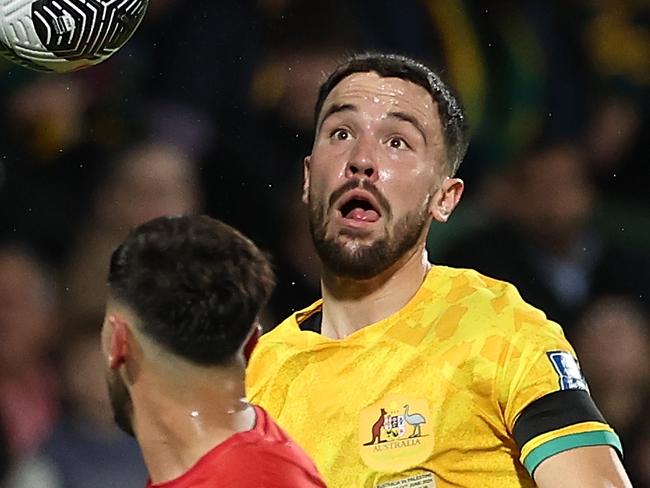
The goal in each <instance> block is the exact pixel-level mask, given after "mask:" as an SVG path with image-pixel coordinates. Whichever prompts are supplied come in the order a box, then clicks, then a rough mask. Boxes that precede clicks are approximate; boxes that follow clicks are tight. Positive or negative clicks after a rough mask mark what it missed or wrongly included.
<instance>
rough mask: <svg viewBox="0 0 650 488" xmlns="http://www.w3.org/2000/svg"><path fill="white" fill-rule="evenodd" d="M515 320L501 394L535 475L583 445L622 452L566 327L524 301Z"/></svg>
mask: <svg viewBox="0 0 650 488" xmlns="http://www.w3.org/2000/svg"><path fill="white" fill-rule="evenodd" d="M512 319H513V321H514V333H513V334H512V335H511V337H510V338H509V347H508V348H507V352H506V357H505V361H504V368H503V370H502V372H501V374H500V375H499V378H498V385H499V386H498V388H499V390H500V391H499V397H500V404H501V407H502V411H503V416H504V420H505V422H506V427H507V428H508V430H509V432H511V433H512V436H513V437H514V439H515V441H516V443H517V446H518V447H519V449H520V461H521V462H522V464H523V465H524V466H525V467H526V469H527V470H528V472H529V473H530V475H531V476H532V475H533V474H534V471H535V469H536V468H537V467H538V466H539V465H540V464H541V463H542V462H543V461H544V460H546V459H548V458H550V457H552V456H554V455H555V454H558V453H560V452H563V451H567V450H570V449H574V448H578V447H586V446H595V445H609V446H612V447H614V448H615V449H616V450H617V451H618V453H619V455H622V447H621V443H620V440H619V438H618V436H617V435H616V433H615V432H614V431H613V429H612V428H611V427H610V426H609V425H608V424H607V422H606V421H605V419H604V418H603V416H602V414H601V413H600V411H599V410H598V408H597V407H596V405H595V403H594V401H593V400H592V398H591V396H590V394H589V388H588V386H587V382H586V380H585V378H584V376H583V374H582V372H581V370H580V366H579V363H578V359H577V357H576V353H575V351H574V350H573V348H572V347H571V345H570V344H569V342H568V341H567V340H566V338H565V337H564V334H563V332H562V329H561V328H560V326H559V325H558V324H556V323H554V322H551V321H549V320H547V319H546V317H545V316H544V314H543V313H542V312H540V311H539V310H537V309H535V308H533V307H530V306H528V305H526V304H525V303H523V302H522V303H521V305H518V306H516V307H514V308H513V311H512Z"/></svg>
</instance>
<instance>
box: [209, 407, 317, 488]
mask: <svg viewBox="0 0 650 488" xmlns="http://www.w3.org/2000/svg"><path fill="white" fill-rule="evenodd" d="M255 411H256V413H257V415H258V421H257V425H256V427H255V429H254V430H252V431H249V432H247V433H246V435H243V436H240V437H239V439H238V442H236V443H233V444H231V445H230V446H229V449H228V450H227V451H225V452H223V454H222V455H221V456H220V459H219V462H220V464H222V465H225V466H228V470H229V471H230V472H231V473H234V474H237V476H238V477H239V480H240V482H241V481H242V480H243V479H250V480H251V481H253V480H254V481H255V482H256V483H258V484H257V485H251V486H269V487H272V486H287V483H292V485H291V486H320V485H317V484H315V483H314V484H309V483H306V482H307V481H310V480H314V481H315V480H320V476H319V474H318V471H317V470H316V467H315V465H314V463H313V461H312V460H311V459H310V458H309V457H308V456H307V454H306V453H305V452H304V451H303V450H302V449H301V448H300V447H299V446H298V445H297V444H296V443H295V442H293V440H292V439H291V438H290V437H289V436H288V435H287V434H286V433H285V432H284V431H283V430H282V429H281V428H280V427H279V426H278V425H277V424H276V423H275V422H274V421H273V419H272V418H271V417H270V416H269V415H268V414H267V413H266V412H265V411H264V410H263V409H262V408H261V407H259V406H255ZM244 486H248V485H244Z"/></svg>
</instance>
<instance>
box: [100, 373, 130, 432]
mask: <svg viewBox="0 0 650 488" xmlns="http://www.w3.org/2000/svg"><path fill="white" fill-rule="evenodd" d="M106 383H107V384H108V396H109V398H110V400H111V407H112V409H113V419H114V420H115V423H116V424H117V426H118V427H119V428H120V429H121V430H122V431H124V432H125V433H127V434H128V435H130V436H131V437H135V432H134V430H133V420H132V418H133V401H132V400H131V394H130V393H129V389H128V388H127V387H126V384H125V383H124V380H123V379H122V377H121V376H120V375H119V373H117V372H115V371H108V372H107V373H106Z"/></svg>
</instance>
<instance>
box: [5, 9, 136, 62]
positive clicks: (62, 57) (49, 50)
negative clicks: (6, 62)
mask: <svg viewBox="0 0 650 488" xmlns="http://www.w3.org/2000/svg"><path fill="white" fill-rule="evenodd" d="M148 5H149V0H32V1H30V0H0V54H4V55H5V56H6V57H8V58H9V59H11V60H12V61H14V62H16V63H18V64H20V65H21V66H25V67H27V68H31V69H35V70H39V71H50V72H59V73H62V72H66V71H76V70H79V69H83V68H87V67H88V66H93V65H95V64H98V63H101V62H102V61H104V60H106V59H107V58H109V57H110V56H111V55H112V54H113V53H115V51H117V50H118V49H119V48H120V47H122V46H123V45H124V43H126V41H128V40H129V38H130V37H131V35H132V34H133V32H135V30H136V28H137V27H138V25H140V22H142V18H143V17H144V14H145V12H146V10H147V7H148Z"/></svg>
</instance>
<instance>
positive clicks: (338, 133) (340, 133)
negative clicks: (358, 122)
mask: <svg viewBox="0 0 650 488" xmlns="http://www.w3.org/2000/svg"><path fill="white" fill-rule="evenodd" d="M330 137H333V138H334V139H336V140H337V141H346V140H348V139H349V138H350V131H348V130H347V129H335V130H334V131H332V133H331V134H330Z"/></svg>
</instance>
